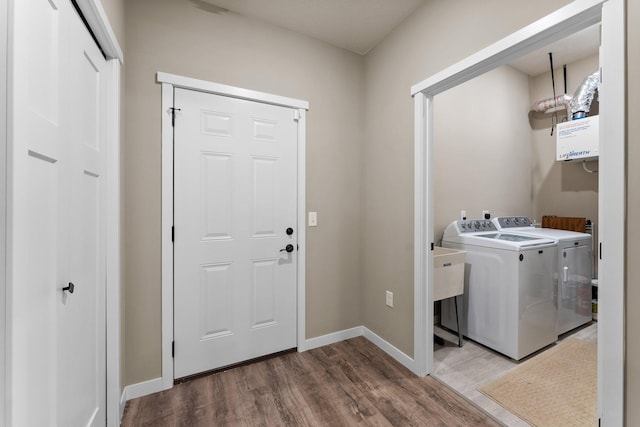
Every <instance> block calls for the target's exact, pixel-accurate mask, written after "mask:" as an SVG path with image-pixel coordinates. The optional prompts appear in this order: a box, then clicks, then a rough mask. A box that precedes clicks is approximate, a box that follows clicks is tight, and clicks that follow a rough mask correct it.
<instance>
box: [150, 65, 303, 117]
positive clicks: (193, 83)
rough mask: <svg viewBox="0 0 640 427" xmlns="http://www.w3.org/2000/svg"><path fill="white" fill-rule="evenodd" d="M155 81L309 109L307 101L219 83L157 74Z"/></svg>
mask: <svg viewBox="0 0 640 427" xmlns="http://www.w3.org/2000/svg"><path fill="white" fill-rule="evenodd" d="M156 80H157V82H158V83H169V84H171V85H172V86H173V87H179V88H183V89H192V90H199V91H202V92H209V93H215V94H216V95H223V96H230V97H232V98H240V99H246V100H249V101H256V102H263V103H265V104H272V105H279V106H282V107H290V108H302V109H304V110H308V109H309V103H308V102H307V101H301V100H299V99H293V98H286V97H284V96H278V95H272V94H270V93H264V92H257V91H254V90H249V89H244V88H240V87H235V86H228V85H223V84H220V83H213V82H208V81H206V80H199V79H193V78H191V77H184V76H177V75H175V74H169V73H163V72H158V74H157V75H156Z"/></svg>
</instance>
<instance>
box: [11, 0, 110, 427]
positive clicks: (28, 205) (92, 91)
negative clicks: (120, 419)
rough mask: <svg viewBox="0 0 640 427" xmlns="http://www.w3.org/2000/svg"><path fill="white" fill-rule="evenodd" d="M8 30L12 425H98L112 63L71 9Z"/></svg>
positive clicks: (23, 6) (19, 6)
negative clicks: (107, 107) (107, 92)
mask: <svg viewBox="0 0 640 427" xmlns="http://www.w3.org/2000/svg"><path fill="white" fill-rule="evenodd" d="M13 19H14V32H13V37H14V39H13V45H14V58H13V64H12V75H13V101H14V104H13V105H12V111H13V122H12V130H13V135H12V136H13V143H12V145H11V156H12V165H13V169H12V170H11V171H9V176H10V188H11V192H12V195H13V200H12V205H11V211H10V214H9V215H10V218H11V222H12V224H13V226H12V228H11V230H10V231H9V233H10V240H11V242H12V257H11V260H10V274H11V283H12V286H11V289H10V290H9V292H10V300H11V311H12V312H11V316H12V330H11V343H12V348H11V358H12V360H11V363H12V371H11V373H10V382H11V404H10V405H11V406H10V414H11V415H10V417H11V418H10V421H11V423H12V425H16V426H23V425H24V426H31V425H33V426H35V425H47V426H50V425H58V426H80V425H81V426H100V425H104V424H105V422H106V418H105V403H106V402H105V391H106V364H105V344H106V341H105V338H106V325H105V268H104V267H105V251H104V248H105V246H104V245H105V231H104V230H105V229H104V224H105V217H104V212H105V192H104V185H105V184H104V167H105V147H104V142H105V124H104V117H105V103H104V100H105V79H104V75H103V74H104V73H103V72H104V70H105V66H106V61H105V59H104V57H103V56H102V54H101V52H100V51H99V49H98V48H97V46H96V45H95V43H94V41H93V40H92V38H91V36H90V35H89V33H88V31H87V30H86V28H85V27H84V24H83V23H82V21H81V19H80V17H79V16H78V14H77V13H76V11H75V10H74V8H73V7H72V5H71V2H70V1H69V0H48V1H40V0H24V1H23V0H21V1H15V2H13ZM70 283H73V284H74V292H73V293H71V292H70V289H69V290H67V291H64V290H63V288H65V287H67V286H69V284H70Z"/></svg>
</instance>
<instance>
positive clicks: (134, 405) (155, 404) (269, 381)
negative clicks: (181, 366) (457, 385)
mask: <svg viewBox="0 0 640 427" xmlns="http://www.w3.org/2000/svg"><path fill="white" fill-rule="evenodd" d="M351 425H367V426H498V425H500V423H498V422H497V421H495V420H494V419H493V418H491V416H489V415H488V414H486V413H485V412H483V411H482V410H480V409H478V407H476V406H475V405H474V404H472V403H470V402H469V401H467V400H466V399H465V398H463V397H461V396H460V395H459V394H457V393H456V392H455V391H453V390H452V389H450V388H448V387H447V386H445V385H443V384H442V383H440V382H439V381H438V380H436V379H434V378H432V377H425V378H419V377H417V376H415V375H414V374H412V373H411V372H410V371H409V370H407V369H406V368H404V367H403V366H402V365H400V364H399V363H398V362H396V361H395V360H393V359H392V358H391V357H389V356H388V355H387V354H386V353H384V352H383V351H382V350H380V349H379V348H377V347H376V346H375V345H373V344H372V343H371V342H369V341H368V340H367V339H365V338H363V337H358V338H354V339H351V340H347V341H343V342H339V343H336V344H332V345H328V346H325V347H321V348H317V349H314V350H309V351H307V352H304V353H295V352H292V353H288V354H284V355H280V356H277V357H274V358H271V359H267V360H263V361H260V362H256V363H253V364H250V365H245V366H240V367H237V368H234V369H231V370H228V371H224V372H219V373H216V374H212V375H209V376H206V377H201V378H197V379H194V380H191V381H188V382H185V383H182V384H179V385H176V386H174V387H173V388H172V389H171V390H167V391H163V392H160V393H155V394H152V395H149V396H145V397H141V398H138V399H133V400H131V401H129V402H128V403H127V406H126V409H125V413H124V417H123V419H122V424H121V426H123V427H134V426H135V427H138V426H190V427H196V426H351Z"/></svg>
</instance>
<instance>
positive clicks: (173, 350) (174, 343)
mask: <svg viewBox="0 0 640 427" xmlns="http://www.w3.org/2000/svg"><path fill="white" fill-rule="evenodd" d="M171 357H176V342H175V341H171Z"/></svg>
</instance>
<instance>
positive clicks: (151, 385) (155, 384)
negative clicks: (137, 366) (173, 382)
mask: <svg viewBox="0 0 640 427" xmlns="http://www.w3.org/2000/svg"><path fill="white" fill-rule="evenodd" d="M162 390H164V388H163V387H162V378H154V379H152V380H149V381H143V382H141V383H137V384H131V385H128V386H126V387H125V388H124V390H122V396H121V397H120V418H122V414H124V407H125V405H126V404H127V401H129V400H131V399H135V398H137V397H142V396H146V395H149V394H153V393H157V392H159V391H162Z"/></svg>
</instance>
